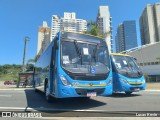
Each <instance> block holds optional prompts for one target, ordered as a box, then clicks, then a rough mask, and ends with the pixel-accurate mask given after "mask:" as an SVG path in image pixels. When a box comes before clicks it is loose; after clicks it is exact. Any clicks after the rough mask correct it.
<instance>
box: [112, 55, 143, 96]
mask: <svg viewBox="0 0 160 120" xmlns="http://www.w3.org/2000/svg"><path fill="white" fill-rule="evenodd" d="M110 55H111V61H112V74H113V92H125V93H126V94H128V95H130V94H131V93H132V92H137V91H140V90H145V88H146V84H145V79H144V76H143V73H142V71H141V69H140V67H139V66H138V65H137V63H136V60H135V58H133V57H131V56H129V55H127V54H119V53H111V54H110Z"/></svg>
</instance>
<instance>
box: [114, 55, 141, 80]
mask: <svg viewBox="0 0 160 120" xmlns="http://www.w3.org/2000/svg"><path fill="white" fill-rule="evenodd" d="M112 61H113V64H114V65H115V68H116V70H117V71H118V73H120V74H123V75H128V76H133V77H138V76H142V71H141V69H140V68H139V66H138V65H137V63H136V61H135V60H134V58H133V57H130V56H119V55H112Z"/></svg>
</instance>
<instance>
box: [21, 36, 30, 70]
mask: <svg viewBox="0 0 160 120" xmlns="http://www.w3.org/2000/svg"><path fill="white" fill-rule="evenodd" d="M29 39H30V38H29V37H28V36H25V38H24V53H23V66H22V72H25V69H26V67H25V58H26V45H27V41H29Z"/></svg>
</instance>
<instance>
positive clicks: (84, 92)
mask: <svg viewBox="0 0 160 120" xmlns="http://www.w3.org/2000/svg"><path fill="white" fill-rule="evenodd" d="M104 91H105V88H96V89H90V90H88V89H76V92H77V94H78V95H87V93H88V92H96V94H97V95H100V94H102V93H103V92H104Z"/></svg>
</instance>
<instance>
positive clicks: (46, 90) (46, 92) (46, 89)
mask: <svg viewBox="0 0 160 120" xmlns="http://www.w3.org/2000/svg"><path fill="white" fill-rule="evenodd" d="M45 97H46V100H47V102H49V103H51V102H52V101H51V96H50V95H49V87H48V83H46V85H45Z"/></svg>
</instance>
